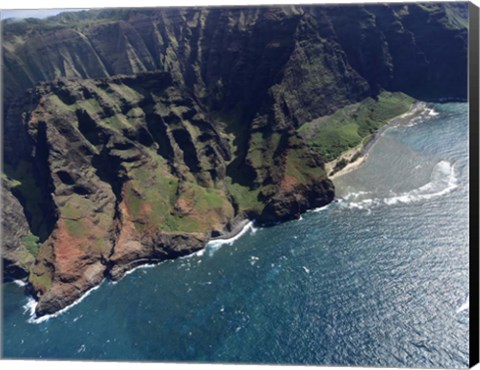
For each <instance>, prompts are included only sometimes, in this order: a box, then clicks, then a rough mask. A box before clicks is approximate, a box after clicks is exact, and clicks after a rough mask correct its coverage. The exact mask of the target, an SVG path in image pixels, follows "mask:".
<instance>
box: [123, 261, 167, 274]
mask: <svg viewBox="0 0 480 370" xmlns="http://www.w3.org/2000/svg"><path fill="white" fill-rule="evenodd" d="M158 265H159V264H158V263H146V264H144V265H140V266H137V267H134V268H133V269H131V270H128V271H127V272H125V274H124V275H123V277H125V276H127V275H130V274H131V273H132V272H134V271H137V270H140V269H149V268H152V267H156V266H158Z"/></svg>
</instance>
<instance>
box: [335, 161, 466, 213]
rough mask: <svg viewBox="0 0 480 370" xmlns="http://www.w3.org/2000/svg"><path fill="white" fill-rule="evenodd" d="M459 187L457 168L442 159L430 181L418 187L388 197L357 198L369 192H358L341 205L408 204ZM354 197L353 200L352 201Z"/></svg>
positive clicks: (434, 196) (348, 196) (367, 206)
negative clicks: (456, 174)
mask: <svg viewBox="0 0 480 370" xmlns="http://www.w3.org/2000/svg"><path fill="white" fill-rule="evenodd" d="M457 187H458V180H457V178H456V176H455V168H454V166H453V165H452V164H451V163H450V162H448V161H440V162H438V163H437V164H436V165H435V167H434V168H433V171H432V174H431V176H430V181H429V182H428V183H427V184H425V185H423V186H421V187H419V188H417V189H413V190H410V191H407V192H404V193H400V194H393V195H392V196H390V197H386V198H372V199H361V200H356V199H357V198H358V197H360V196H362V195H366V194H368V193H367V192H356V193H351V194H348V195H347V196H345V197H344V198H343V199H342V201H341V202H340V206H341V207H346V208H350V209H364V208H370V207H372V206H378V205H382V204H385V205H389V206H390V205H394V204H398V203H402V204H408V203H413V202H419V201H422V200H428V199H432V198H436V197H439V196H442V195H445V194H447V193H449V192H451V191H452V190H454V189H455V188H457ZM350 199H353V201H350Z"/></svg>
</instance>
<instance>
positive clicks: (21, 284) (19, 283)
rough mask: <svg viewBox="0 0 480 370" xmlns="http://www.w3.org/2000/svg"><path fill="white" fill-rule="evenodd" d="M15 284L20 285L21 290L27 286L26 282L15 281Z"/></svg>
mask: <svg viewBox="0 0 480 370" xmlns="http://www.w3.org/2000/svg"><path fill="white" fill-rule="evenodd" d="M13 283H14V284H15V285H18V286H19V287H20V288H23V287H24V286H26V285H27V283H26V282H24V281H23V280H13Z"/></svg>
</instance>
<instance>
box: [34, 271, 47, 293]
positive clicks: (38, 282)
mask: <svg viewBox="0 0 480 370" xmlns="http://www.w3.org/2000/svg"><path fill="white" fill-rule="evenodd" d="M28 280H29V281H30V282H31V283H32V284H33V285H34V286H35V288H36V289H37V290H40V291H43V292H46V291H47V290H48V289H50V287H51V286H52V277H51V276H50V274H49V273H48V272H46V271H45V272H44V273H43V274H41V275H37V274H36V273H35V272H33V271H31V272H30V276H29V278H28Z"/></svg>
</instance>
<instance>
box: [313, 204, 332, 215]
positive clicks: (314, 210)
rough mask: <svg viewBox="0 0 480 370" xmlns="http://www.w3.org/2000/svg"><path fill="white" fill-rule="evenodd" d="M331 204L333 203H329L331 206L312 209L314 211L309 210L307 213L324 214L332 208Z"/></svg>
mask: <svg viewBox="0 0 480 370" xmlns="http://www.w3.org/2000/svg"><path fill="white" fill-rule="evenodd" d="M331 204H332V203H329V204H327V205H326V206H322V207H318V208H314V209H312V210H308V211H307V212H316V213H318V212H323V211H325V210H327V209H328V208H329V207H330V205H331Z"/></svg>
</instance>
